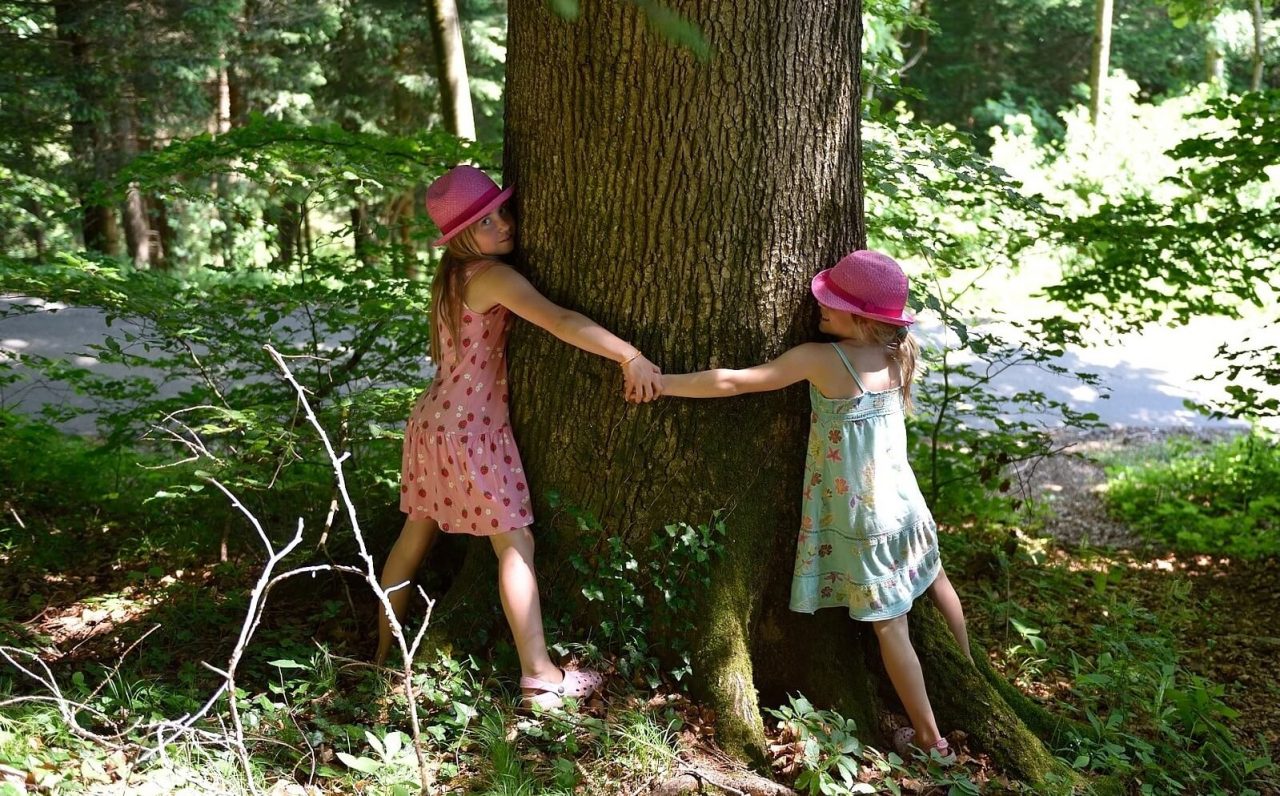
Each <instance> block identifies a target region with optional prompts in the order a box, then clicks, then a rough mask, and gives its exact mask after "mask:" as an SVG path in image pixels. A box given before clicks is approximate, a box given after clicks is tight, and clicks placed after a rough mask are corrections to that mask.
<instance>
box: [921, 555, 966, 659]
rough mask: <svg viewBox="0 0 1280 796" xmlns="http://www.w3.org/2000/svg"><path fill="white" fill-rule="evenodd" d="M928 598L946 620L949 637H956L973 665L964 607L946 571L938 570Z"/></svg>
mask: <svg viewBox="0 0 1280 796" xmlns="http://www.w3.org/2000/svg"><path fill="white" fill-rule="evenodd" d="M929 597H930V598H931V599H932V600H933V604H934V605H936V606H938V610H939V611H941V612H942V616H943V618H944V619H946V620H947V626H948V627H950V628H951V635H953V636H955V637H956V643H957V644H959V645H960V649H961V650H963V651H964V654H965V657H966V658H968V659H969V663H973V653H972V652H970V651H969V631H968V630H967V629H966V628H965V624H964V607H963V606H962V605H960V595H958V594H956V589H955V587H954V586H952V585H951V580H950V578H948V577H947V572H946V570H944V569H941V568H939V569H938V577H937V578H935V579H934V581H933V584H932V585H930V586H929Z"/></svg>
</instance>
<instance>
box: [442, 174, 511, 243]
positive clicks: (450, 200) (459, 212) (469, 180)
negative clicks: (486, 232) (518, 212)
mask: <svg viewBox="0 0 1280 796" xmlns="http://www.w3.org/2000/svg"><path fill="white" fill-rule="evenodd" d="M514 190H515V186H514V185H513V186H511V187H509V188H507V189H506V190H503V189H501V188H499V187H498V185H497V183H495V182H494V181H493V180H491V179H489V175H488V174H485V173H484V172H483V171H481V170H480V169H477V168H476V167H475V166H454V167H453V168H451V169H449V170H448V171H447V172H445V173H444V174H442V175H441V176H440V177H439V178H437V179H436V181H435V182H433V183H431V186H430V187H429V188H427V215H429V216H431V220H432V221H434V222H436V226H437V227H439V228H440V237H439V238H436V239H435V240H434V241H432V242H431V245H432V246H443V245H445V244H446V243H448V242H449V239H450V238H452V237H453V236H454V235H457V234H458V233H459V232H461V231H462V230H464V229H466V228H467V227H469V226H471V225H472V224H474V223H475V222H477V221H479V220H480V219H482V218H484V217H485V216H487V215H489V214H490V213H492V212H493V209H494V208H496V207H498V206H499V205H501V204H502V203H503V202H505V201H507V200H508V199H510V198H511V193H512V191H514Z"/></svg>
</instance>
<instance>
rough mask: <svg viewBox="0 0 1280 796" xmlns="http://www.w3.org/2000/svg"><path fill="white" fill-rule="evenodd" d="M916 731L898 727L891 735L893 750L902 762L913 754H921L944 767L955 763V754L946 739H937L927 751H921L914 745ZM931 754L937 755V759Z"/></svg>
mask: <svg viewBox="0 0 1280 796" xmlns="http://www.w3.org/2000/svg"><path fill="white" fill-rule="evenodd" d="M915 740H916V731H915V730H913V729H912V728H910V727H899V728H898V729H897V730H895V731H894V733H893V748H894V751H896V752H897V753H898V756H899V757H901V758H902V759H903V760H910V759H911V758H912V757H914V756H915V754H918V753H923V754H924V756H925V757H927V758H929V759H930V760H935V759H936V760H937V762H939V763H941V764H942V765H944V766H950V765H953V764H954V763H955V762H956V753H955V752H953V751H951V744H949V743H947V739H946V738H939V739H938V740H936V741H934V742H933V744H932V745H930V746H929V748H927V749H921V748H919V747H917V746H916V745H915ZM933 752H937V753H938V757H937V758H934V756H933V754H932V753H933Z"/></svg>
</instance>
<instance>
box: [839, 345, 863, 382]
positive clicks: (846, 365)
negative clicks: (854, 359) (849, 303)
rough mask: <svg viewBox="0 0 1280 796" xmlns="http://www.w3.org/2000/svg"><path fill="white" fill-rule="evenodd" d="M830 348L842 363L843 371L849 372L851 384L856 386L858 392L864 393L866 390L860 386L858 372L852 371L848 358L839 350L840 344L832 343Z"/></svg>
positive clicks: (860, 380)
mask: <svg viewBox="0 0 1280 796" xmlns="http://www.w3.org/2000/svg"><path fill="white" fill-rule="evenodd" d="M831 347H832V348H834V349H835V350H836V354H838V355H839V357H840V361H841V362H843V363H844V369H845V370H847V371H849V375H850V376H852V377H853V383H854V384H856V385H858V389H859V390H861V391H862V392H866V391H867V388H866V387H863V386H862V379H860V378H858V372H857V371H855V370H854V369H853V365H850V364H849V358H848V357H847V356H845V355H844V351H843V350H842V349H841V348H840V344H839V343H832V344H831Z"/></svg>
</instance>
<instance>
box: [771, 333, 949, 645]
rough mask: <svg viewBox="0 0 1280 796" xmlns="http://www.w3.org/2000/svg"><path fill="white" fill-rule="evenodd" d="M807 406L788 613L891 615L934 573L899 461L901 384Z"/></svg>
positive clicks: (934, 537) (921, 505) (922, 523)
mask: <svg viewBox="0 0 1280 796" xmlns="http://www.w3.org/2000/svg"><path fill="white" fill-rule="evenodd" d="M832 347H833V348H835V350H836V353H837V354H839V355H840V361H841V362H843V363H844V366H845V368H847V369H848V371H849V375H850V376H852V377H853V380H854V382H855V383H856V384H857V385H858V389H859V390H861V391H862V392H861V393H860V394H858V395H857V396H855V397H853V398H827V397H826V396H824V395H823V394H822V393H820V392H818V388H817V387H814V386H813V385H812V384H810V385H809V401H810V404H811V405H812V407H813V413H812V414H811V415H810V423H809V455H808V460H807V463H806V464H805V483H804V511H803V514H802V517H801V521H800V538H799V542H798V544H797V545H796V565H795V571H794V573H793V577H792V580H791V610H793V611H799V612H801V613H810V614H811V613H813V612H814V611H816V610H818V609H819V608H836V607H843V608H846V609H848V611H849V615H850V616H851V617H853V618H854V619H860V620H864V621H872V620H880V619H892V618H893V617H895V616H899V615H901V614H904V613H906V612H907V611H909V610H910V609H911V604H912V602H914V601H915V599H916V598H917V597H919V596H920V595H921V594H922V593H923V592H924V590H925V589H927V588H929V585H930V584H931V583H933V580H934V578H936V577H937V575H938V569H939V558H938V529H937V526H936V525H935V524H934V522H933V515H931V514H930V513H929V507H928V506H926V505H925V502H924V496H923V495H921V494H920V487H919V485H918V484H917V483H916V477H915V474H914V473H913V472H912V471H911V466H910V465H909V464H908V463H907V429H906V424H905V422H904V419H903V405H902V389H901V388H900V387H894V388H892V389H889V390H878V391H873V390H868V389H867V388H865V387H863V386H862V381H861V380H860V379H859V378H858V374H857V373H856V372H854V369H853V366H852V365H850V364H849V360H848V358H847V357H846V356H845V354H844V352H843V351H842V350H840V346H838V345H835V344H834V343H833V344H832Z"/></svg>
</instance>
